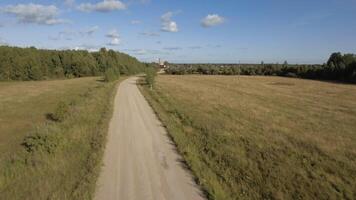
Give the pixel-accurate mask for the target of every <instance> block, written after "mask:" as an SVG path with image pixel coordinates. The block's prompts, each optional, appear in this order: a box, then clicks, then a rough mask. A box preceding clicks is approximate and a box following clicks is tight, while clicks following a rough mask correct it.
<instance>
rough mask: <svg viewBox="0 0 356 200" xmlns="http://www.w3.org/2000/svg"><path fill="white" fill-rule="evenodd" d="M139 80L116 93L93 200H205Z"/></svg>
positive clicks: (128, 80)
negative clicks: (149, 102)
mask: <svg viewBox="0 0 356 200" xmlns="http://www.w3.org/2000/svg"><path fill="white" fill-rule="evenodd" d="M136 80H137V78H136V77H134V78H129V79H127V80H125V81H123V82H122V83H121V84H120V86H119V89H118V93H117V94H116V97H115V106H114V113H113V117H112V119H111V121H110V126H109V133H108V140H107V144H106V149H105V153H104V160H103V162H104V165H103V167H102V171H101V173H100V177H99V180H98V183H97V188H96V193H95V200H151V199H152V200H164V199H167V200H201V199H204V197H203V195H202V193H201V191H200V190H199V189H198V187H197V186H196V184H195V183H194V182H193V180H192V177H191V175H190V173H189V172H188V171H186V170H185V169H184V167H183V166H182V164H181V163H180V161H179V160H180V159H181V157H180V156H179V155H178V154H177V153H176V151H175V147H174V145H173V144H172V142H171V141H170V139H169V138H168V136H167V133H166V131H165V129H164V128H163V127H162V125H161V123H160V121H159V120H158V119H157V117H156V115H155V114H154V112H153V110H152V109H151V107H150V106H149V104H148V103H147V101H146V100H145V99H144V97H143V96H142V94H141V93H140V91H139V89H138V87H137V85H136Z"/></svg>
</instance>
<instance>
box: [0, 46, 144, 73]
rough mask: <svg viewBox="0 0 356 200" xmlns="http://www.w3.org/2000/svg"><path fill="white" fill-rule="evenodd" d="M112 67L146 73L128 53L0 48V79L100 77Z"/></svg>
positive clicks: (142, 65)
mask: <svg viewBox="0 0 356 200" xmlns="http://www.w3.org/2000/svg"><path fill="white" fill-rule="evenodd" d="M111 68H113V69H115V70H117V71H119V72H121V74H126V75H131V74H137V73H140V72H143V71H144V68H145V65H144V64H143V63H141V62H139V61H138V60H137V59H136V58H133V57H131V56H129V55H127V54H124V53H120V52H115V51H113V50H106V49H105V48H103V49H101V50H100V51H99V52H93V53H90V52H88V51H83V50H80V51H74V50H63V51H57V50H39V49H36V48H18V47H8V46H0V80H43V79H54V78H63V77H66V78H74V77H85V76H98V75H103V74H104V73H105V72H106V71H107V70H108V69H111Z"/></svg>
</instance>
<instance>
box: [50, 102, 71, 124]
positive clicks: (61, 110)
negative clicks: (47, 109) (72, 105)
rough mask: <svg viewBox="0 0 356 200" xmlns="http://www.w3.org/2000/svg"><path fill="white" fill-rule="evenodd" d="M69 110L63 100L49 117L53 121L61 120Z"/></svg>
mask: <svg viewBox="0 0 356 200" xmlns="http://www.w3.org/2000/svg"><path fill="white" fill-rule="evenodd" d="M68 112H69V105H68V103H65V102H63V101H61V102H59V103H58V105H57V107H56V109H55V111H54V112H53V113H52V114H51V119H52V120H53V121H58V122H61V121H63V120H64V119H65V118H66V116H67V114H68Z"/></svg>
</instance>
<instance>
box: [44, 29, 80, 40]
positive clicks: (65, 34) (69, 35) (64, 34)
mask: <svg viewBox="0 0 356 200" xmlns="http://www.w3.org/2000/svg"><path fill="white" fill-rule="evenodd" d="M76 35H77V33H76V32H74V31H60V32H59V33H58V34H57V35H56V36H49V37H48V38H49V39H50V40H73V37H75V36H76Z"/></svg>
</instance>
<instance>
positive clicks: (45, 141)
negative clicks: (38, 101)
mask: <svg viewBox="0 0 356 200" xmlns="http://www.w3.org/2000/svg"><path fill="white" fill-rule="evenodd" d="M116 85H117V82H110V83H98V84H97V86H96V87H92V88H89V89H88V90H87V91H84V92H83V93H82V94H81V95H79V96H75V97H73V98H72V99H71V100H70V101H67V102H64V103H63V102H62V103H60V104H58V107H57V109H55V110H54V111H53V112H54V113H53V114H54V115H53V116H57V117H58V116H59V117H58V118H59V119H60V120H52V121H47V122H46V123H43V124H41V125H39V126H38V127H37V128H36V129H35V130H33V131H32V132H31V133H30V134H29V135H28V136H26V137H25V138H24V139H23V142H22V148H21V150H20V151H18V152H15V153H10V154H7V155H6V156H4V157H3V158H2V162H1V164H2V166H0V167H1V172H0V199H36V200H37V199H39V200H40V199H92V197H93V192H94V190H95V182H96V179H97V177H98V173H99V171H100V163H101V158H102V154H103V148H104V146H105V139H106V134H107V126H108V121H109V119H110V117H111V112H112V102H113V97H114V94H115V91H116V90H115V89H116ZM64 110H65V111H64ZM55 119H56V118H55Z"/></svg>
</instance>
